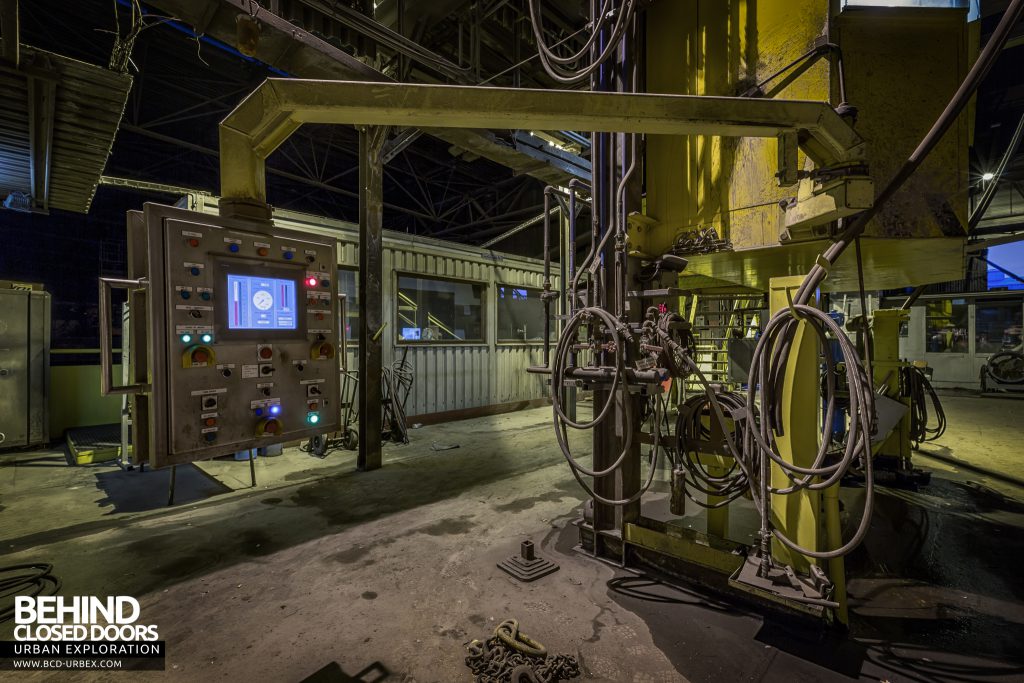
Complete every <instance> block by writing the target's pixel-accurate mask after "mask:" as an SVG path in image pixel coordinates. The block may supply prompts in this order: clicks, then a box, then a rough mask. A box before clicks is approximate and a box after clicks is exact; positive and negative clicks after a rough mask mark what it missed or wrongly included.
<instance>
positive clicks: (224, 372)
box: [220, 368, 231, 377]
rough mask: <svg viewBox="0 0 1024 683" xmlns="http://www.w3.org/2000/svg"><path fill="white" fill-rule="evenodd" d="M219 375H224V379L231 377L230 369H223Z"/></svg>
mask: <svg viewBox="0 0 1024 683" xmlns="http://www.w3.org/2000/svg"><path fill="white" fill-rule="evenodd" d="M220 374H222V375H224V376H225V377H230V376H231V368H224V369H223V370H221V371H220Z"/></svg>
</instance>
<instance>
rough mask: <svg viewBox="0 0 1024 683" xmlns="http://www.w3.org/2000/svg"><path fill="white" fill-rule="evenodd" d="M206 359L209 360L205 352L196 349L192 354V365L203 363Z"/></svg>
mask: <svg viewBox="0 0 1024 683" xmlns="http://www.w3.org/2000/svg"><path fill="white" fill-rule="evenodd" d="M207 358H209V356H207V355H206V351H203V350H202V349H196V350H195V351H193V352H192V362H193V363H205V362H206V360H207Z"/></svg>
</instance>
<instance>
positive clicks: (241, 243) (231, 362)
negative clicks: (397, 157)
mask: <svg viewBox="0 0 1024 683" xmlns="http://www.w3.org/2000/svg"><path fill="white" fill-rule="evenodd" d="M143 216H144V221H143V223H144V225H145V231H146V235H145V238H146V241H147V243H148V244H147V247H148V248H147V255H148V262H147V271H148V273H147V274H148V280H149V287H148V289H149V297H148V298H149V306H148V324H147V326H146V327H147V333H148V336H149V339H148V350H149V354H148V357H149V358H150V359H151V367H150V380H151V398H150V400H151V409H150V418H149V422H150V424H149V425H148V429H149V437H150V450H151V453H150V463H151V465H152V466H154V467H161V466H164V465H174V464H181V463H186V462H192V461H194V460H202V459H206V458H211V457H215V456H218V455H224V454H228V453H233V452H237V451H241V450H246V449H250V448H258V447H261V446H268V445H272V444H276V443H282V442H285V441H294V440H300V439H305V438H308V437H310V436H313V435H315V434H322V433H324V432H328V431H333V430H335V429H337V428H338V423H339V420H340V410H339V408H340V401H339V380H338V377H339V369H340V366H339V362H340V353H339V350H340V349H341V348H343V346H342V343H341V342H342V340H340V339H338V329H339V326H338V325H337V322H336V320H337V315H338V296H337V291H338V290H337V287H338V285H337V282H336V281H335V280H336V278H335V272H336V270H337V269H336V263H337V262H336V259H335V247H336V242H335V240H332V239H330V238H326V237H319V236H316V235H309V234H304V233H300V232H295V231H290V230H284V229H278V228H276V227H274V226H273V225H272V224H269V223H267V224H265V223H258V222H253V223H249V222H246V221H240V220H234V219H222V218H219V217H216V216H209V215H206V214H200V213H195V212H191V211H185V210H182V209H174V208H171V207H165V206H160V205H155V204H147V205H146V206H145V208H144V211H143Z"/></svg>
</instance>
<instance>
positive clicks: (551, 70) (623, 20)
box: [527, 0, 637, 85]
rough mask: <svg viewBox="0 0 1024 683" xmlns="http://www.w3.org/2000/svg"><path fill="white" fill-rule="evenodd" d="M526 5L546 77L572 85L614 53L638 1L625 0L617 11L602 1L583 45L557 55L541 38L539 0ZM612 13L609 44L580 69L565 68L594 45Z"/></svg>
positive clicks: (582, 79)
mask: <svg viewBox="0 0 1024 683" xmlns="http://www.w3.org/2000/svg"><path fill="white" fill-rule="evenodd" d="M527 5H528V6H529V9H530V25H531V26H532V27H533V35H534V37H535V38H536V40H537V51H538V54H539V55H540V62H541V65H542V66H543V67H544V70H545V71H546V72H547V74H548V76H550V77H551V78H552V79H554V80H555V81H556V82H558V83H560V84H562V85H574V84H576V83H581V82H583V81H585V80H586V79H588V78H590V76H591V75H592V74H593V73H594V72H595V71H596V70H597V69H598V67H600V66H601V64H603V63H604V62H605V61H606V60H607V59H608V57H610V56H611V55H612V54H613V53H614V52H615V50H616V48H617V47H618V43H619V40H621V39H622V35H623V34H624V33H625V31H626V27H627V26H629V23H630V21H632V19H633V15H634V13H635V12H636V8H637V0H626V1H625V2H624V3H623V6H622V7H620V8H619V9H618V10H614V9H612V0H604V2H603V3H602V5H601V12H600V15H599V16H598V17H597V21H596V23H595V24H594V26H592V27H591V32H590V37H589V38H587V40H586V41H584V45H583V47H582V48H581V49H580V50H578V51H577V52H574V53H571V54H569V55H567V56H559V55H558V54H556V53H555V52H554V51H553V50H552V49H551V47H550V46H548V44H547V41H546V40H545V38H544V25H543V16H542V14H543V13H542V11H541V7H540V0H528V1H527ZM613 16H614V19H615V24H614V25H613V26H612V30H611V34H610V36H609V38H608V43H607V44H606V45H604V46H603V48H602V49H601V52H600V53H598V54H597V56H596V57H595V58H594V59H593V61H592V62H591V63H590V64H589V65H587V66H585V67H581V68H579V69H571V68H567V67H568V66H569V65H572V64H576V63H578V62H580V61H581V60H582V59H583V58H584V56H585V55H586V54H588V53H589V52H590V51H591V48H592V47H594V44H595V42H596V41H597V39H598V38H599V37H600V35H601V34H602V33H603V31H604V29H605V28H607V26H608V22H609V21H611V19H612V17H613Z"/></svg>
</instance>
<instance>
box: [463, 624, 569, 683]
mask: <svg viewBox="0 0 1024 683" xmlns="http://www.w3.org/2000/svg"><path fill="white" fill-rule="evenodd" d="M466 649H467V650H469V654H468V655H467V656H466V666H468V667H469V668H470V671H472V672H473V675H474V676H476V679H475V680H476V683H558V681H567V680H570V679H573V678H576V677H578V676H579V675H580V666H579V663H578V662H577V661H576V658H575V657H572V656H570V655H551V656H549V655H548V654H547V650H546V649H545V648H544V646H543V645H541V644H540V643H538V642H537V641H535V640H532V639H531V638H530V637H529V636H528V635H526V634H525V633H523V632H521V631H520V630H519V622H517V621H516V620H514V619H509V620H507V621H503V622H501V623H500V624H498V627H497V628H496V629H494V635H493V636H491V637H490V638H488V639H487V640H486V641H480V640H474V641H472V642H470V643H469V644H468V645H467V646H466Z"/></svg>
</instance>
